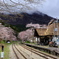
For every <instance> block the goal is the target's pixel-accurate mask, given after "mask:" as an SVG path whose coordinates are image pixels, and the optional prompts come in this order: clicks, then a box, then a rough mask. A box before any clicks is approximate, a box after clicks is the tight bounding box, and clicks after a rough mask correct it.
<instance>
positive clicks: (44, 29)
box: [36, 28, 47, 36]
mask: <svg viewBox="0 0 59 59" xmlns="http://www.w3.org/2000/svg"><path fill="white" fill-rule="evenodd" d="M46 29H47V28H37V29H36V31H37V33H38V35H39V36H44V35H45V31H46Z"/></svg>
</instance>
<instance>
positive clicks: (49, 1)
mask: <svg viewBox="0 0 59 59" xmlns="http://www.w3.org/2000/svg"><path fill="white" fill-rule="evenodd" d="M21 12H26V13H29V14H32V13H34V12H42V13H44V14H47V15H49V16H51V17H54V18H59V0H0V13H6V14H8V13H14V14H16V13H21Z"/></svg>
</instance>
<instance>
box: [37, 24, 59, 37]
mask: <svg viewBox="0 0 59 59" xmlns="http://www.w3.org/2000/svg"><path fill="white" fill-rule="evenodd" d="M56 28H58V31H56V30H57V29H56ZM36 31H37V33H38V35H39V36H46V35H59V23H52V24H50V25H48V27H47V28H37V29H36Z"/></svg>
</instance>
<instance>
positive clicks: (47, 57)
mask: <svg viewBox="0 0 59 59" xmlns="http://www.w3.org/2000/svg"><path fill="white" fill-rule="evenodd" d="M21 46H22V47H23V48H25V49H27V50H29V51H31V52H32V53H35V54H37V55H39V56H41V57H43V58H44V59H59V58H57V57H55V56H51V55H48V54H46V53H43V52H41V51H39V50H37V49H35V48H32V47H28V46H26V45H21Z"/></svg>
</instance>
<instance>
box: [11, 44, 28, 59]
mask: <svg viewBox="0 0 59 59" xmlns="http://www.w3.org/2000/svg"><path fill="white" fill-rule="evenodd" d="M12 49H13V52H14V54H15V56H16V58H17V59H27V58H26V57H25V56H24V55H23V54H22V53H21V52H20V51H19V50H18V49H17V48H16V46H15V45H14V44H13V45H12Z"/></svg>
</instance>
